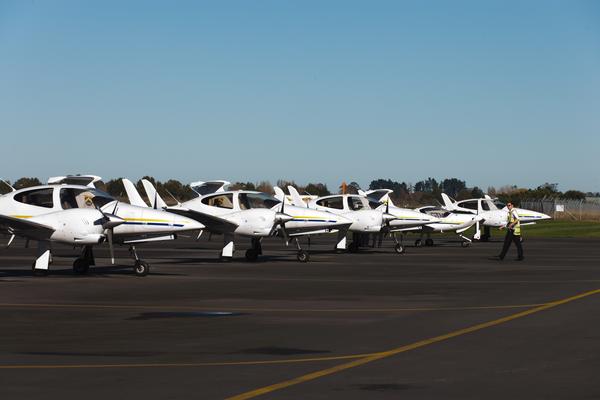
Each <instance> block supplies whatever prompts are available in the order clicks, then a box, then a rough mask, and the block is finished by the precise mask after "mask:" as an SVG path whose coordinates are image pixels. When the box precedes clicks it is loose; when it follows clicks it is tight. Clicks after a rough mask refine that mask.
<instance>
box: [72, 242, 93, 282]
mask: <svg viewBox="0 0 600 400" xmlns="http://www.w3.org/2000/svg"><path fill="white" fill-rule="evenodd" d="M90 265H96V260H95V259H94V251H93V250H92V246H85V247H84V248H83V250H82V252H81V257H79V258H77V259H76V260H75V261H73V272H74V273H75V274H77V275H85V274H87V273H88V272H89V271H90Z"/></svg>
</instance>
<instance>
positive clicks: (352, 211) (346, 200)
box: [288, 186, 437, 254]
mask: <svg viewBox="0 0 600 400" xmlns="http://www.w3.org/2000/svg"><path fill="white" fill-rule="evenodd" d="M288 190H289V191H290V194H291V196H292V198H293V199H294V204H296V205H298V204H301V202H302V200H301V199H300V197H299V194H298V191H297V190H296V189H295V188H294V187H293V186H288ZM307 207H308V208H312V209H315V210H323V211H328V212H331V213H334V214H337V215H341V216H344V217H346V218H348V219H349V220H351V221H352V225H351V226H350V228H349V231H350V232H352V233H353V241H352V243H351V244H350V245H349V246H348V249H349V250H350V251H351V252H354V251H357V250H358V248H359V247H360V245H361V243H362V240H361V238H362V237H363V236H361V235H363V234H367V235H368V234H376V235H379V234H381V235H384V234H391V236H392V238H393V239H394V242H395V246H394V250H395V251H396V252H397V253H399V254H401V253H403V252H404V246H403V245H402V243H401V242H399V241H398V239H397V238H396V235H395V232H399V231H402V230H403V229H406V228H411V227H421V226H424V225H427V224H431V223H434V222H436V221H437V218H435V217H432V216H430V215H426V214H422V213H418V212H416V211H414V210H408V209H403V208H398V207H392V206H391V205H390V202H387V203H386V204H384V203H381V202H379V201H376V200H372V199H369V198H367V197H366V196H361V195H357V194H334V195H329V196H323V197H318V198H316V199H313V200H311V201H310V202H309V203H308V204H307ZM381 237H383V236H381ZM338 239H339V240H338V243H337V244H336V249H339V250H342V249H345V248H346V236H345V235H344V237H339V238H338Z"/></svg>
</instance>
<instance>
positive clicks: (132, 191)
mask: <svg viewBox="0 0 600 400" xmlns="http://www.w3.org/2000/svg"><path fill="white" fill-rule="evenodd" d="M123 186H125V192H127V197H128V198H129V204H131V205H132V206H138V207H148V204H146V203H145V202H144V200H142V196H140V194H139V193H138V191H137V189H136V188H135V185H134V184H133V183H132V182H131V181H130V180H129V179H127V178H123Z"/></svg>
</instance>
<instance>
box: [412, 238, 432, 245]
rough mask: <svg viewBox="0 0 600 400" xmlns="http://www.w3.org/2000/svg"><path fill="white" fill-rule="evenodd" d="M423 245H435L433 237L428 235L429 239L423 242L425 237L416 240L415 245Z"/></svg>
mask: <svg viewBox="0 0 600 400" xmlns="http://www.w3.org/2000/svg"><path fill="white" fill-rule="evenodd" d="M421 246H428V247H431V246H433V239H432V238H430V237H428V238H427V239H425V242H423V239H417V240H415V247H421Z"/></svg>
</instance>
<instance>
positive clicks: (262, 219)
mask: <svg viewBox="0 0 600 400" xmlns="http://www.w3.org/2000/svg"><path fill="white" fill-rule="evenodd" d="M144 189H145V190H146V194H147V196H148V198H149V199H155V201H154V202H153V205H152V206H153V207H158V205H159V204H164V201H163V200H162V199H161V198H160V195H159V194H158V193H157V192H156V189H155V188H154V186H153V185H152V184H150V182H148V184H144ZM166 210H167V211H170V212H173V213H177V214H180V215H184V216H187V217H189V218H193V219H195V220H197V221H199V222H201V223H202V224H203V225H205V226H206V230H208V231H209V232H211V233H216V234H223V236H224V244H223V249H222V251H221V258H222V259H223V260H230V259H231V258H232V257H233V252H234V251H235V242H234V239H235V237H236V236H242V237H248V238H250V239H251V243H252V247H251V248H250V249H248V250H247V251H246V259H247V260H248V261H255V260H256V259H257V258H258V256H259V255H261V254H262V245H261V241H262V238H264V237H268V236H274V235H279V236H282V237H283V238H284V240H285V243H286V245H287V244H288V243H289V240H290V238H292V239H294V241H295V242H296V245H297V248H298V253H297V259H298V261H301V262H307V261H308V260H309V254H308V252H307V251H305V250H303V249H302V248H301V247H300V243H299V241H298V238H299V237H301V236H310V235H315V234H322V233H329V232H334V231H337V232H344V235H345V232H346V231H347V229H348V227H349V226H350V225H351V221H349V220H347V219H346V218H343V217H340V216H337V215H334V214H331V213H327V212H322V211H315V210H307V209H306V208H305V207H295V206H292V205H285V203H284V202H281V201H279V200H278V199H276V198H274V197H272V196H271V195H269V194H267V193H261V192H255V191H249V190H235V191H216V192H214V193H210V194H207V195H204V196H201V197H198V198H195V199H192V200H189V201H186V202H184V203H179V204H178V205H177V206H173V207H167V208H166Z"/></svg>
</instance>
